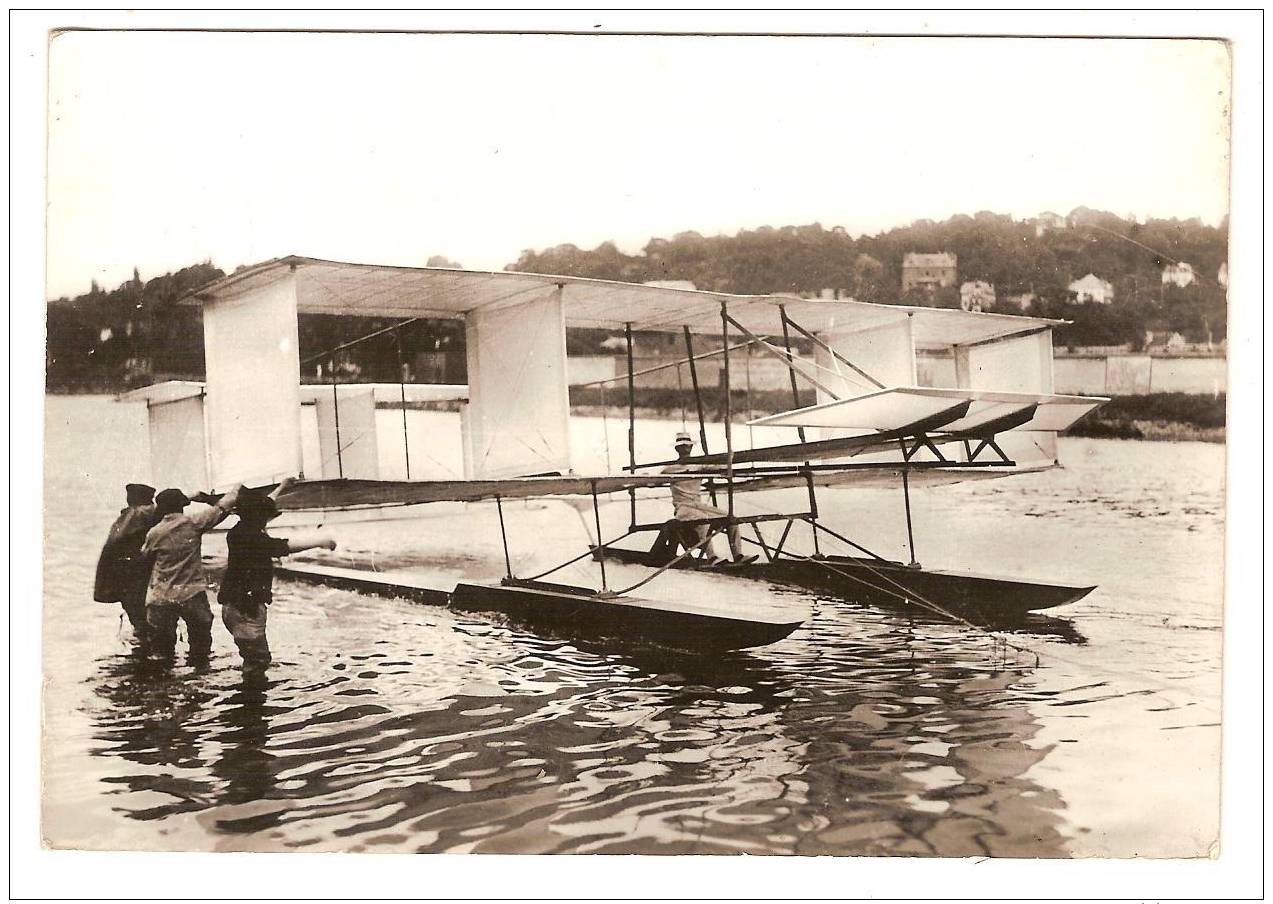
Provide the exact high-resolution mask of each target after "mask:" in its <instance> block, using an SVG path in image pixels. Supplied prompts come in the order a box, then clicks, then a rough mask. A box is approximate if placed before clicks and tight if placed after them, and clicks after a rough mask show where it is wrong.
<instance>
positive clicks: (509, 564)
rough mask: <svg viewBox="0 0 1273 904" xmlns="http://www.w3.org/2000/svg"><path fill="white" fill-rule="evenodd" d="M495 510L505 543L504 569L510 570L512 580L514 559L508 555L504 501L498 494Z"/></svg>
mask: <svg viewBox="0 0 1273 904" xmlns="http://www.w3.org/2000/svg"><path fill="white" fill-rule="evenodd" d="M495 511H497V512H499V538H500V540H501V541H502V542H503V544H504V570H505V571H506V572H508V577H509V579H510V580H511V579H512V577H513V560H512V559H511V558H509V555H508V533H507V531H505V530H504V503H503V501H501V500H500V498H499V497H498V496H496V497H495Z"/></svg>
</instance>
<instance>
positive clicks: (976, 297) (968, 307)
mask: <svg viewBox="0 0 1273 904" xmlns="http://www.w3.org/2000/svg"><path fill="white" fill-rule="evenodd" d="M994 304H995V287H994V283H988V282H986V281H985V280H983V279H972V280H969V281H968V282H966V283H964V284H963V285H962V286H960V287H959V306H960V307H961V308H963V309H964V310H965V311H984V310H985V309H986V308H992V307H994Z"/></svg>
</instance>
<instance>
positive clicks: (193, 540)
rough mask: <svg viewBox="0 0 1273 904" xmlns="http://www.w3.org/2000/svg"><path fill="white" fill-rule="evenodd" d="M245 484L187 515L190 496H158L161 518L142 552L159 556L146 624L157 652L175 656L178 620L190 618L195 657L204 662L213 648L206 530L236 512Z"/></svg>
mask: <svg viewBox="0 0 1273 904" xmlns="http://www.w3.org/2000/svg"><path fill="white" fill-rule="evenodd" d="M239 489H240V488H239V487H235V488H234V489H233V490H231V491H230V492H228V493H226V494H225V495H224V496H222V497H221V498H220V499H219V500H217V502H216V504H215V505H212V506H209V507H208V508H207V509H206V510H204V511H201V512H198V513H196V514H194V515H187V514H185V508H186V506H188V505H189V504H190V498H189V497H188V496H186V494H185V493H183V492H181V490H177V489H168V490H164V491H163V492H161V493H160V494H159V495H157V496H156V497H155V510H156V513H157V514H158V515H159V523H158V524H156V525H155V526H154V527H152V528H151V529H150V531H149V532H148V533H147V534H146V541H145V542H144V543H143V544H142V547H141V554H142V556H143V557H146V558H149V559H151V560H152V561H153V563H154V564H153V567H152V570H151V572H150V587H149V589H148V590H147V593H146V623H147V624H148V625H149V626H150V644H151V651H152V652H153V653H154V654H155V655H157V656H159V657H160V658H161V659H172V658H173V656H174V654H175V652H176V646H177V621H178V619H180V620H182V621H184V622H185V623H186V633H187V635H188V636H189V638H190V654H189V655H190V661H191V662H192V663H195V664H203V663H205V662H206V661H207V659H208V654H209V653H210V652H211V650H212V609H211V608H210V607H209V606H208V578H207V575H206V574H205V573H204V571H203V535H204V534H205V533H207V532H208V531H210V530H212V528H214V527H216V526H217V525H218V524H220V523H221V522H222V521H223V520H224V519H225V517H226V516H227V515H228V514H230V510H231V509H233V508H234V506H235V503H236V502H238V498H239Z"/></svg>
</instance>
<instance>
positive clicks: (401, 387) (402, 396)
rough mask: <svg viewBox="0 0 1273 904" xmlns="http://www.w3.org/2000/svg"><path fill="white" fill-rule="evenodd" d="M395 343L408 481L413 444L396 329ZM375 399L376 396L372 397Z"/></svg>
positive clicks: (405, 385)
mask: <svg viewBox="0 0 1273 904" xmlns="http://www.w3.org/2000/svg"><path fill="white" fill-rule="evenodd" d="M393 342H394V345H395V346H396V347H397V349H398V397H399V398H400V399H401V400H402V457H403V459H404V460H405V461H406V463H407V480H410V479H411V443H410V441H409V440H408V439H407V372H406V368H405V365H404V364H403V361H402V334H401V333H399V332H398V330H397V329H396V328H395V329H394V331H393ZM372 398H373V399H374V398H375V397H374V395H373V397H372Z"/></svg>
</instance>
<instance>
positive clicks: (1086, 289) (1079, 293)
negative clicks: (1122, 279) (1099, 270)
mask: <svg viewBox="0 0 1273 904" xmlns="http://www.w3.org/2000/svg"><path fill="white" fill-rule="evenodd" d="M1066 288H1067V289H1069V291H1070V293H1071V294H1072V295H1073V296H1074V300H1075V301H1076V302H1078V303H1079V304H1087V303H1088V302H1093V303H1095V304H1109V303H1110V302H1111V301H1113V300H1114V287H1113V286H1112V285H1111V284H1110V283H1107V282H1106V281H1105V280H1103V279H1101V278H1100V277H1099V276H1097V275H1096V274H1094V273H1089V274H1087V276H1084V277H1083V278H1082V279H1076V280H1074V282H1072V283H1070V284H1069V285H1068V286H1066Z"/></svg>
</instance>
